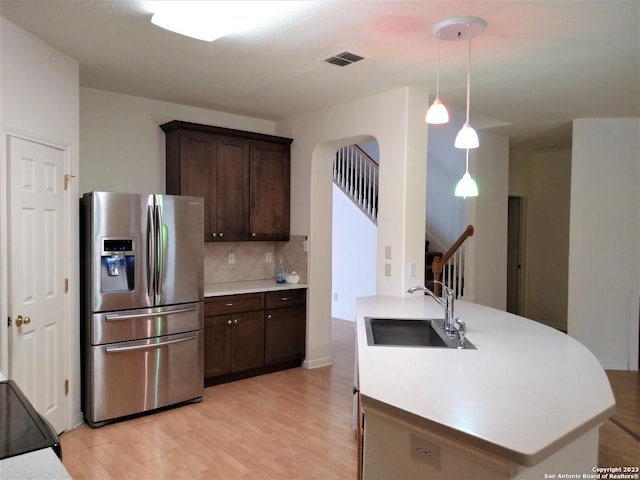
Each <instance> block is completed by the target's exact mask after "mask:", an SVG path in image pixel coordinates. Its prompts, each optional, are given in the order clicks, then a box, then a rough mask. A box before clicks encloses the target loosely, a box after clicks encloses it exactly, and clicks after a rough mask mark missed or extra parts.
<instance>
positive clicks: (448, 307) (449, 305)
mask: <svg viewBox="0 0 640 480" xmlns="http://www.w3.org/2000/svg"><path fill="white" fill-rule="evenodd" d="M434 283H437V284H439V285H440V286H441V287H442V288H443V289H444V292H445V297H444V300H443V299H442V298H440V297H437V296H436V294H435V293H433V292H432V291H431V290H429V289H428V288H427V287H425V286H422V285H416V286H415V287H411V288H410V289H409V290H407V293H414V292H417V291H421V292H426V293H428V294H429V295H431V296H432V297H433V299H434V300H435V301H436V302H438V304H439V305H440V306H441V307H442V308H444V331H445V333H446V334H447V335H449V336H454V335H456V328H455V325H454V323H455V320H456V319H455V318H454V316H453V299H454V297H455V293H454V291H453V290H451V289H450V288H449V287H448V286H446V285H445V284H444V283H442V282H440V281H438V280H434Z"/></svg>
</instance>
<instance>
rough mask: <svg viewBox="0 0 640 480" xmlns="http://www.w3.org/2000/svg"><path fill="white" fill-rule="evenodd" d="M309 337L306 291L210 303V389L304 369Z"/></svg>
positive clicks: (207, 367) (227, 297) (206, 344)
mask: <svg viewBox="0 0 640 480" xmlns="http://www.w3.org/2000/svg"><path fill="white" fill-rule="evenodd" d="M265 305H266V308H265ZM247 310H248V311H247ZM305 334H306V290H305V289H296V290H282V291H279V292H266V293H252V294H240V295H225V296H220V297H209V298H205V318H204V381H205V386H210V385H214V384H218V383H224V382H229V381H232V380H237V379H240V378H246V377H250V376H255V375H260V374H263V373H269V372H273V371H277V370H282V369H285V368H291V367H296V366H300V364H301V362H302V360H303V359H304V354H305Z"/></svg>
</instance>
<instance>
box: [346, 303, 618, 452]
mask: <svg viewBox="0 0 640 480" xmlns="http://www.w3.org/2000/svg"><path fill="white" fill-rule="evenodd" d="M455 314H456V316H458V317H460V318H461V319H462V320H463V321H464V322H465V323H466V325H467V338H468V339H469V340H470V341H471V342H472V343H473V344H474V345H475V346H476V347H477V350H457V349H448V348H419V347H387V346H368V345H367V338H366V332H365V326H364V317H366V316H368V317H382V318H414V319H419V318H442V317H443V310H442V308H441V307H440V306H439V305H438V304H436V303H435V301H434V300H433V299H432V298H431V297H428V296H425V295H417V294H415V295H412V296H410V297H407V298H404V299H403V298H397V297H385V296H373V297H365V298H360V299H358V301H357V327H356V328H357V337H358V339H357V342H358V362H359V366H358V368H359V382H360V392H361V395H362V402H363V407H364V409H365V415H366V407H367V404H369V405H372V406H373V405H375V406H376V407H377V408H383V409H387V410H388V411H389V413H390V414H392V415H399V416H401V417H403V418H408V419H409V420H410V421H411V422H414V423H415V424H420V426H422V427H423V428H427V429H431V430H433V431H437V432H439V433H442V434H444V435H449V436H451V437H453V438H456V439H458V440H460V441H463V442H465V443H468V444H471V445H474V446H476V447H478V448H481V449H483V450H485V451H489V452H492V453H495V454H498V455H500V456H502V457H504V458H507V459H509V460H511V461H515V462H516V463H519V464H521V465H535V464H537V463H539V462H540V461H541V460H543V459H544V458H546V457H547V456H548V455H550V454H551V453H553V452H555V451H557V450H558V449H560V448H561V447H563V446H565V445H567V444H568V443H570V442H571V441H573V440H574V439H576V438H577V437H578V436H580V435H582V434H584V433H585V432H587V431H588V430H590V429H592V428H595V427H596V426H598V425H599V424H600V423H601V422H603V421H604V420H605V419H606V418H608V417H609V416H610V415H612V414H613V411H614V406H615V401H614V398H613V393H612V392H611V387H610V385H609V381H608V379H607V376H606V374H605V372H604V370H603V369H602V367H601V365H600V363H599V362H598V360H597V359H596V358H595V357H594V355H593V354H592V353H591V352H590V351H589V350H588V349H587V348H586V347H584V346H583V345H582V344H580V343H579V342H577V341H576V340H574V339H573V338H571V337H569V336H568V335H565V334H563V333H562V332H559V331H557V330H554V329H552V328H550V327H547V326H545V325H542V324H540V323H538V322H534V321H532V320H528V319H525V318H522V317H519V316H516V315H512V314H509V313H506V312H502V311H499V310H495V309H492V308H488V307H484V306H481V305H476V304H473V303H469V302H464V301H458V300H457V301H456V304H455Z"/></svg>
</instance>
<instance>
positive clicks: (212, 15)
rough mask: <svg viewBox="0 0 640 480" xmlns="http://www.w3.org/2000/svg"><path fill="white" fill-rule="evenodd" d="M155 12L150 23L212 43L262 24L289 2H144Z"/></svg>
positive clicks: (285, 7) (184, 0) (278, 12)
mask: <svg viewBox="0 0 640 480" xmlns="http://www.w3.org/2000/svg"><path fill="white" fill-rule="evenodd" d="M147 3H148V5H149V8H150V9H151V10H152V11H153V12H154V14H153V16H152V17H151V23H153V24H154V25H157V26H159V27H162V28H164V29H166V30H171V31H172V32H175V33H179V34H181V35H185V36H187V37H191V38H196V39H198V40H204V41H207V42H213V41H214V40H216V39H218V38H220V37H224V36H225V35H229V34H230V33H236V32H240V31H246V30H249V29H251V28H254V27H257V26H258V25H261V24H265V23H267V22H269V21H271V20H272V19H274V18H275V17H276V16H278V15H281V14H282V13H283V12H284V11H285V10H288V9H290V8H292V7H295V4H296V3H297V2H289V1H243V2H238V1H226V0H219V1H215V2H208V1H198V0H195V1H194V0H179V1H175V0H164V1H152V2H147Z"/></svg>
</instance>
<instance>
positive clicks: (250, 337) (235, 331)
mask: <svg viewBox="0 0 640 480" xmlns="http://www.w3.org/2000/svg"><path fill="white" fill-rule="evenodd" d="M204 350H205V357H204V374H205V378H207V377H216V376H219V375H226V374H229V373H236V372H241V371H243V370H249V369H252V368H259V367H262V366H263V365H264V315H263V313H262V311H257V312H245V313H234V314H227V315H216V316H211V317H206V318H205V321H204Z"/></svg>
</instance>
